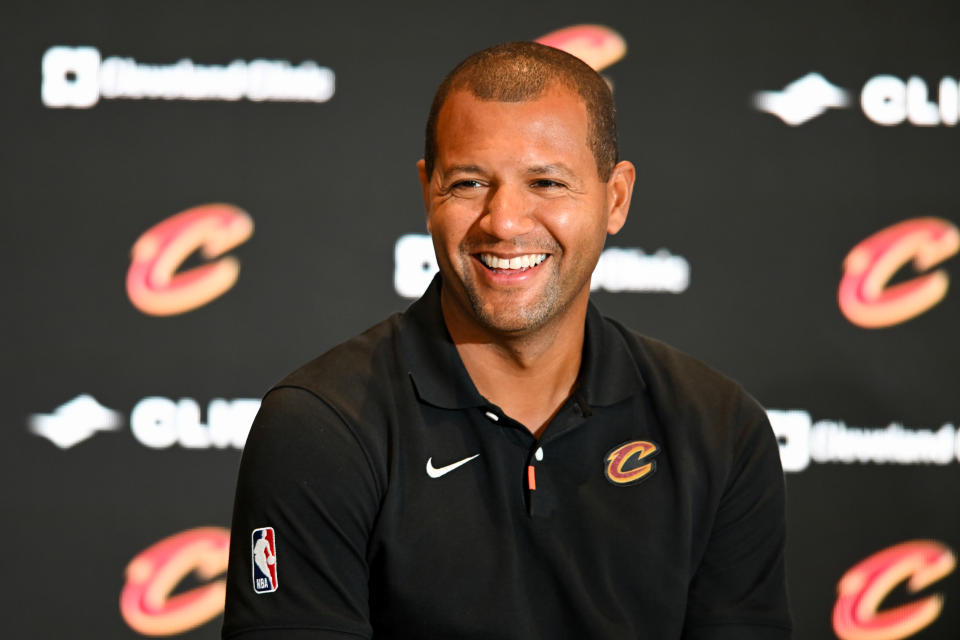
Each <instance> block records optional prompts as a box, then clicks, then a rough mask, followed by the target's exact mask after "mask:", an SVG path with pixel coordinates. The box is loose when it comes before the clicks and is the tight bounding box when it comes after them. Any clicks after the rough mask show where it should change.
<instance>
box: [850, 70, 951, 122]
mask: <svg viewBox="0 0 960 640" xmlns="http://www.w3.org/2000/svg"><path fill="white" fill-rule="evenodd" d="M958 98H960V88H958V86H957V81H956V79H955V78H950V77H945V78H943V79H941V80H940V90H939V101H938V102H931V101H930V100H929V92H928V90H927V83H926V82H924V81H923V79H922V78H919V77H917V76H911V77H910V78H909V79H908V80H907V81H906V82H904V81H903V80H901V79H900V78H897V77H896V76H888V75H880V76H875V77H873V78H870V79H869V80H868V81H867V83H866V84H865V85H863V91H862V92H861V93H860V106H861V107H863V113H864V114H865V115H866V116H867V117H868V118H870V119H871V120H873V121H874V122H876V123H877V124H882V125H884V126H888V127H891V126H894V125H898V124H900V123H901V122H903V121H904V120H907V121H909V122H910V124H914V125H917V126H921V127H935V126H937V125H939V124H945V125H947V126H949V127H952V126H954V125H955V124H957V118H958V102H960V100H958Z"/></svg>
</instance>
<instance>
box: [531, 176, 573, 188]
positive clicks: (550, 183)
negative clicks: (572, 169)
mask: <svg viewBox="0 0 960 640" xmlns="http://www.w3.org/2000/svg"><path fill="white" fill-rule="evenodd" d="M533 186H534V187H538V188H540V189H553V188H560V187H565V186H566V185H565V184H563V183H562V182H557V181H556V180H548V179H546V178H543V179H541V180H534V182H533Z"/></svg>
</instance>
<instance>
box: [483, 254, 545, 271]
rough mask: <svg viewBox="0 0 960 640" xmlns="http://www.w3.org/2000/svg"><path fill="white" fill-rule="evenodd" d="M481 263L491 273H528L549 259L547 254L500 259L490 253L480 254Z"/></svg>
mask: <svg viewBox="0 0 960 640" xmlns="http://www.w3.org/2000/svg"><path fill="white" fill-rule="evenodd" d="M479 258H480V262H482V263H483V266H485V267H486V268H487V269H490V270H491V271H526V270H527V269H533V268H534V267H536V266H537V265H539V264H540V263H541V262H543V261H544V260H546V259H547V254H546V253H527V254H524V255H522V256H514V257H512V258H500V257H497V256H495V255H493V254H490V253H481V254H479Z"/></svg>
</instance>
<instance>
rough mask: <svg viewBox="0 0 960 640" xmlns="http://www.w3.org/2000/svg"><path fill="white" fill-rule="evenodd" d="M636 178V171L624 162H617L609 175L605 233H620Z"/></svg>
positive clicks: (625, 219) (625, 220)
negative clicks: (608, 211)
mask: <svg viewBox="0 0 960 640" xmlns="http://www.w3.org/2000/svg"><path fill="white" fill-rule="evenodd" d="M636 177H637V170H636V169H635V168H634V166H633V164H631V163H630V162H627V161H626V160H622V161H620V162H618V163H617V164H616V166H615V167H614V168H613V171H612V172H611V173H610V179H609V180H607V206H609V207H610V213H609V215H608V216H607V233H609V234H611V235H612V234H615V233H617V232H618V231H620V229H622V228H623V225H624V224H625V223H626V222H627V213H629V211H630V197H631V196H632V195H633V183H634V181H635V180H636Z"/></svg>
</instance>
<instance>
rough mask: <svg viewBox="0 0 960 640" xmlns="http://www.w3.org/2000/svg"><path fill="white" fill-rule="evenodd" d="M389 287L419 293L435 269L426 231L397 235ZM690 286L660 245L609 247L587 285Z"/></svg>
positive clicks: (671, 289) (685, 268)
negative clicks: (653, 250)
mask: <svg viewBox="0 0 960 640" xmlns="http://www.w3.org/2000/svg"><path fill="white" fill-rule="evenodd" d="M393 258H394V265H395V267H394V271H393V287H394V289H395V290H396V292H397V294H399V295H401V296H403V297H404V298H416V297H419V296H421V295H423V292H424V291H426V289H427V286H428V285H429V284H430V281H431V280H433V276H434V275H435V274H436V273H437V271H438V270H439V267H438V266H437V257H436V254H435V253H434V251H433V240H431V238H430V236H429V235H426V234H417V233H411V234H407V235H404V236H401V237H400V239H399V240H397V244H396V246H395V248H394V252H393ZM689 286H690V263H689V262H687V260H686V258H684V257H682V256H676V255H673V254H672V253H670V252H669V251H667V250H666V249H660V250H659V251H657V252H656V253H653V254H646V253H644V252H643V251H642V250H641V249H632V248H624V247H610V248H608V249H605V250H604V251H603V253H602V254H600V260H599V262H597V266H596V268H595V269H594V271H593V278H592V280H591V281H590V289H591V290H592V291H596V290H597V289H604V290H606V291H612V292H620V291H635V292H636V291H647V292H664V293H683V292H684V291H686V290H687V287H689Z"/></svg>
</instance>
